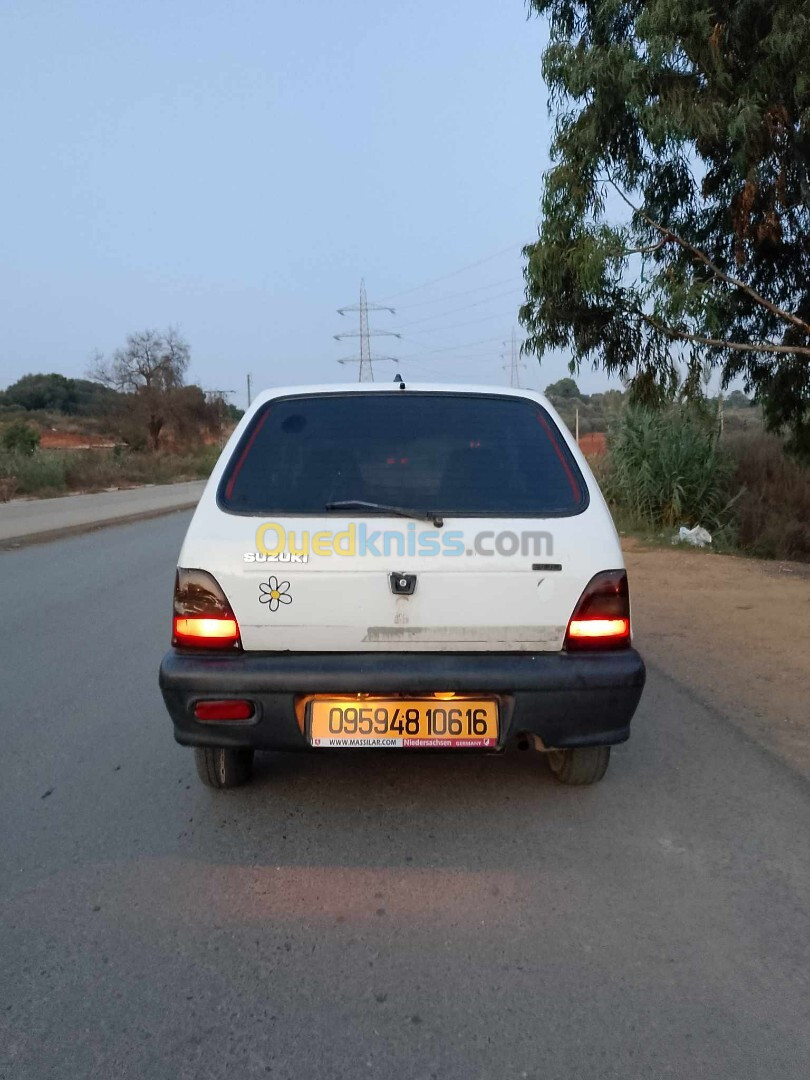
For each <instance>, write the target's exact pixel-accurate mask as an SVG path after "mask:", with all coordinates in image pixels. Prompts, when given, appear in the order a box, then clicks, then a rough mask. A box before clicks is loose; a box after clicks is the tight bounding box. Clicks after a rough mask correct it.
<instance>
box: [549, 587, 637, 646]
mask: <svg viewBox="0 0 810 1080" xmlns="http://www.w3.org/2000/svg"><path fill="white" fill-rule="evenodd" d="M629 644H630V593H629V590H628V588H627V573H626V571H624V570H604V571H602V573H600V574H595V575H594V576H593V577H592V578H591V580H590V581H589V582H588V584H587V586H586V587H585V591H584V592H583V593H582V596H581V597H580V598H579V602H578V604H577V606H576V608H575V610H574V614H573V615H572V616H571V621H570V622H569V624H568V631H567V633H566V635H565V647H566V649H569V650H577V649H582V650H584V649H623V648H627V646H628V645H629Z"/></svg>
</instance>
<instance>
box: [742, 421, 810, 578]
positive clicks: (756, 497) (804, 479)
mask: <svg viewBox="0 0 810 1080" xmlns="http://www.w3.org/2000/svg"><path fill="white" fill-rule="evenodd" d="M723 442H724V445H725V446H726V448H727V450H728V452H729V453H730V455H731V457H732V460H733V462H734V466H735V473H734V482H735V484H737V485H738V486H739V487H740V488H742V489H743V491H742V495H741V497H740V500H739V502H738V503H737V505H736V506H735V508H734V517H735V521H736V529H737V540H738V543H739V545H740V546H741V547H742V548H744V549H745V550H747V551H750V552H751V554H752V555H758V556H760V557H762V558H769V559H797V560H802V561H810V468H808V467H807V466H806V465H803V464H802V463H800V462H799V461H797V460H795V459H794V458H791V457H789V456H788V455H787V454H786V453H785V451H784V448H783V446H782V444H781V442H780V440H779V439H778V437H777V436H776V435H769V434H766V433H765V432H762V431H760V432H748V433H743V432H734V433H733V434H730V435H728V436H727V437H726V438H724V440H723Z"/></svg>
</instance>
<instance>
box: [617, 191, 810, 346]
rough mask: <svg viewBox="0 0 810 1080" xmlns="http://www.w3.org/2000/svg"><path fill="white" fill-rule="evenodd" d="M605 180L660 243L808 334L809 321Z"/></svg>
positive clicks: (809, 332)
mask: <svg viewBox="0 0 810 1080" xmlns="http://www.w3.org/2000/svg"><path fill="white" fill-rule="evenodd" d="M606 180H607V183H608V184H610V186H611V187H612V188H613V190H614V191H615V192H616V194H617V195H618V196H619V198H620V199H622V201H623V202H625V203H626V204H627V206H629V207H630V209H631V210H632V211H633V213H634V214H637V215H638V216H639V217H640V218H641V219H642V220H643V221H646V223H647V224H648V225H649V226H650V228H652V229H655V230H656V232H659V233H661V235H662V236H663V238H664V240H663V241H662V243H665V242H666V241H667V240H672V241H674V243H676V244H678V245H679V247H682V248H683V249H684V251H688V252H689V254H690V255H691V256H692V257H693V258H694V259H696V260H697V261H698V262H700V263H702V264H703V265H704V266H705V267H707V269H709V270H711V272H712V274H714V276H715V277H716V278H719V280H720V281H725V282H726V284H727V285H733V286H734V288H735V289H740V290H741V292H744V293H745V295H746V296H748V297H750V299H751V300H753V301H754V303H756V304H760V305H761V306H762V307H764V308H766V309H767V310H768V311H770V313H771V314H772V315H776V316H777V318H780V319H784V320H785V322H789V323H791V325H793V326H795V327H797V328H798V329H799V330H801V331H802V333H804V334H808V335H810V323H807V322H805V321H804V320H803V319H800V318H799V317H798V316H797V315H794V314H793V313H792V312H790V311H785V310H784V309H783V308H780V307H778V306H777V305H776V304H773V303H771V301H770V300H768V299H766V298H765V297H764V296H762V295H761V293H758V292H757V291H756V289H752V288H751V286H750V285H746V283H745V282H744V281H740V279H739V278H735V277H732V276H731V275H730V274H727V273H725V271H724V270H721V269H720V267H719V266H717V265H716V264H715V263H713V262H712V260H711V259H710V258H709V256H708V255H707V254H706V253H705V252H703V251H701V250H700V248H697V247H695V246H694V244H690V243H689V241H688V240H684V238H683V237H682V236H679V235H678V234H677V233H675V232H673V231H672V229H668V228H666V227H665V226H664V225H660V224H659V223H658V222H657V221H655V220H654V219H653V218H651V217H650V216H649V215H648V214H646V213H645V212H644V211H643V210H641V209H640V208H639V207H638V206H634V205H633V203H632V202H631V201H630V199H628V197H627V195H626V194H625V193H624V192H623V191H622V189H621V188H620V187H619V185H618V184H617V183H616V182H615V180H613V179H612V177H609V176H608V177H606ZM651 250H654V249H651ZM726 347H727V348H732V346H731V345H728V346H726ZM768 351H771V352H776V351H777V347H776V346H773V345H772V346H770V348H769V350H768ZM778 351H781V352H802V351H805V352H807V351H808V350H802V349H801V348H800V347H797V348H791V347H790V346H785V347H784V348H782V349H780V350H778Z"/></svg>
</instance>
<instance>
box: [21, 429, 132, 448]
mask: <svg viewBox="0 0 810 1080" xmlns="http://www.w3.org/2000/svg"><path fill="white" fill-rule="evenodd" d="M39 445H40V446H41V447H42V448H43V449H45V450H91V449H93V450H99V449H107V450H109V449H111V448H112V447H113V446H115V440H114V439H111V438H110V437H109V435H81V434H79V433H78V432H69V431H43V433H42V437H41V439H40V441H39Z"/></svg>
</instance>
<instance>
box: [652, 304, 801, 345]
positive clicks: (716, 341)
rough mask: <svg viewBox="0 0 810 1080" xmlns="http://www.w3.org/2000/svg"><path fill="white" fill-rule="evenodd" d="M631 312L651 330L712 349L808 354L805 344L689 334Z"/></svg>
mask: <svg viewBox="0 0 810 1080" xmlns="http://www.w3.org/2000/svg"><path fill="white" fill-rule="evenodd" d="M633 314H634V315H637V316H638V318H640V319H642V320H643V321H644V322H645V323H647V325H648V326H651V327H652V328H653V330H657V331H658V332H659V333H660V334H665V335H666V336H667V337H671V338H676V339H677V340H678V341H691V342H693V343H694V344H696V345H707V346H709V347H710V348H713V349H733V350H734V351H735V352H757V353H799V354H800V355H801V356H810V347H808V346H806V345H774V344H773V343H772V342H770V341H751V342H743V341H723V340H722V339H721V338H709V337H703V335H702V334H690V333H688V332H687V331H686V330H676V329H675V328H674V327H672V326H666V325H665V324H664V323H661V322H659V321H658V320H657V319H654V318H653V317H652V315H648V314H647V313H646V312H645V311H639V310H638V309H635V310H634V312H633Z"/></svg>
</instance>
